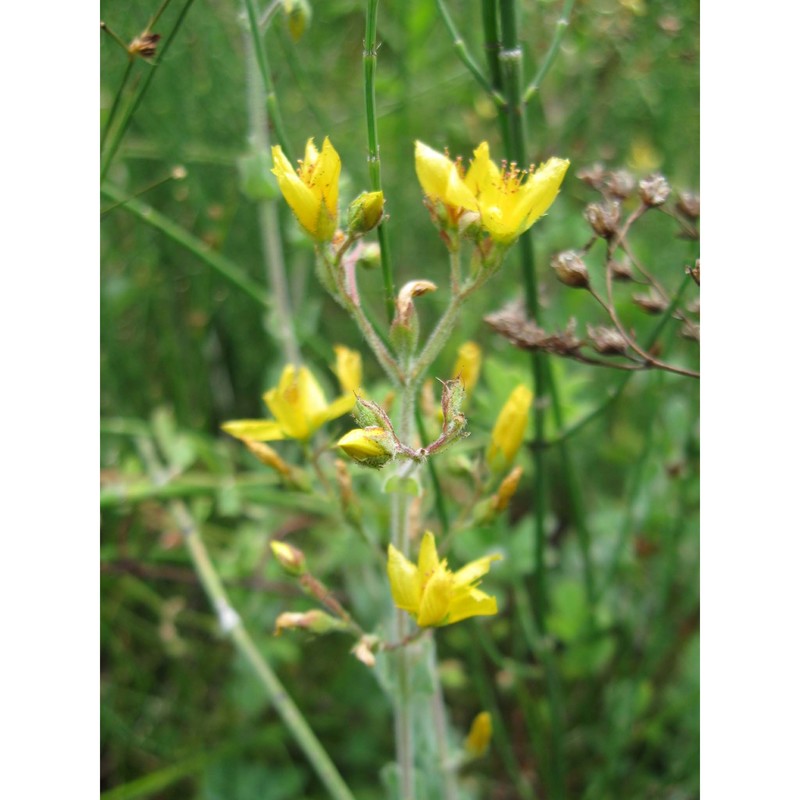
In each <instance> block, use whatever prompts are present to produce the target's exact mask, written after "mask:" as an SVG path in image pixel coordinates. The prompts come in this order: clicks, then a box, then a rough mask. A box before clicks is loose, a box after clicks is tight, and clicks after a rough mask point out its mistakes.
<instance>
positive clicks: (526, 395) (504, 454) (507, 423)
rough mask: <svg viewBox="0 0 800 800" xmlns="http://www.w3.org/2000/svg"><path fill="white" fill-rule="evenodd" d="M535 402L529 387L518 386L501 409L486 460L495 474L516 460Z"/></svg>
mask: <svg viewBox="0 0 800 800" xmlns="http://www.w3.org/2000/svg"><path fill="white" fill-rule="evenodd" d="M532 402H533V393H532V392H531V390H530V389H528V387H527V386H522V385H520V386H517V388H516V389H514V391H513V392H511V395H510V397H509V398H508V400H507V401H506V404H505V405H504V406H503V408H502V409H500V414H499V415H498V417H497V422H495V424H494V428H493V429H492V440H491V442H490V443H489V450H488V452H487V454H486V459H487V461H488V462H489V467H490V468H491V469H492V470H494V471H495V472H503V471H505V470H506V469H507V468H508V467H509V466H510V465H511V462H512V461H513V460H514V456H515V455H516V454H517V450H519V447H520V445H521V444H522V440H523V439H524V438H525V429H526V428H527V427H528V413H529V412H530V408H531V403H532Z"/></svg>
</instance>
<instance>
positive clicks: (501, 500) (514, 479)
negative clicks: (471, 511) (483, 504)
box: [492, 466, 522, 513]
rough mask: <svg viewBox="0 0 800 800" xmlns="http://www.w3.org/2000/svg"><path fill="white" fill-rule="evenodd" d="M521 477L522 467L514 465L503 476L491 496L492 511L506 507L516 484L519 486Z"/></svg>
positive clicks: (515, 488)
mask: <svg viewBox="0 0 800 800" xmlns="http://www.w3.org/2000/svg"><path fill="white" fill-rule="evenodd" d="M521 477H522V467H520V466H516V467H514V469H512V470H511V472H509V473H508V475H506V477H505V478H503V481H502V483H501V484H500V486H498V487H497V491H496V492H495V493H494V495H493V496H492V509H493V510H494V511H496V512H497V513H499V512H501V511H505V510H506V509H507V508H508V504H509V503H510V502H511V498H512V497H513V496H514V494H515V493H516V491H517V486H519V481H520V478H521Z"/></svg>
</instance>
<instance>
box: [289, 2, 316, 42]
mask: <svg viewBox="0 0 800 800" xmlns="http://www.w3.org/2000/svg"><path fill="white" fill-rule="evenodd" d="M283 10H284V11H285V12H286V24H287V27H288V28H289V35H290V36H291V37H292V41H294V42H297V41H299V40H300V37H301V36H302V35H303V34H304V33H305V32H306V28H308V24H309V22H311V6H310V5H309V4H308V0H283Z"/></svg>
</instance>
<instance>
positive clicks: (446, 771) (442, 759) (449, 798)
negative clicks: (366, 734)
mask: <svg viewBox="0 0 800 800" xmlns="http://www.w3.org/2000/svg"><path fill="white" fill-rule="evenodd" d="M428 670H429V672H430V677H431V682H432V683H433V700H432V702H431V716H432V717H433V730H434V735H435V737H436V747H437V750H438V757H439V770H440V772H441V773H442V783H443V790H444V791H443V794H442V797H443V798H444V800H458V782H457V781H456V773H455V768H454V765H453V764H452V762H451V759H450V745H449V744H448V740H447V709H446V708H445V704H444V691H443V690H442V682H441V680H440V678H439V668H438V665H437V660H436V636H435V634H433V633H431V636H430V643H429V648H428Z"/></svg>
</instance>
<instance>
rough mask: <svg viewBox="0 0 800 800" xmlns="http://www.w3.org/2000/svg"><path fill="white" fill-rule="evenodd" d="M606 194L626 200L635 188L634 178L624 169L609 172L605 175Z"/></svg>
mask: <svg viewBox="0 0 800 800" xmlns="http://www.w3.org/2000/svg"><path fill="white" fill-rule="evenodd" d="M605 188H606V192H605V193H606V194H607V195H608V196H609V197H611V198H614V199H616V200H627V199H628V198H629V197H630V196H631V195H632V194H633V193H634V191H635V190H636V179H635V178H634V177H633V175H631V173H630V172H628V171H627V170H625V169H618V170H614V172H609V173H608V176H607V177H606V187H605Z"/></svg>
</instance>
